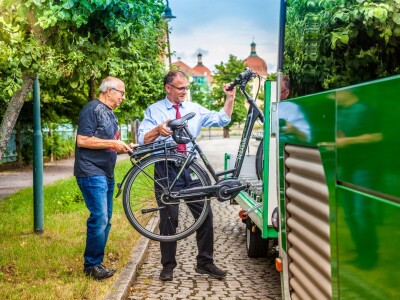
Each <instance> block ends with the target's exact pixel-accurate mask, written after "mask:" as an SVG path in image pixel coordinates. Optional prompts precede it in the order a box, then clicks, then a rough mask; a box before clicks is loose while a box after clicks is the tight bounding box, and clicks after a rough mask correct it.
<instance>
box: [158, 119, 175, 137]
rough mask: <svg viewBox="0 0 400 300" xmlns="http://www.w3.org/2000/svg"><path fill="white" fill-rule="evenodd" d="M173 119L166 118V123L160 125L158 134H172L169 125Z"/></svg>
mask: <svg viewBox="0 0 400 300" xmlns="http://www.w3.org/2000/svg"><path fill="white" fill-rule="evenodd" d="M169 121H171V120H169V119H168V120H166V121H165V122H164V123H162V124H160V125H158V126H157V127H158V134H159V135H160V136H170V135H171V134H172V130H170V129H169V128H168V127H167V126H168V122H169Z"/></svg>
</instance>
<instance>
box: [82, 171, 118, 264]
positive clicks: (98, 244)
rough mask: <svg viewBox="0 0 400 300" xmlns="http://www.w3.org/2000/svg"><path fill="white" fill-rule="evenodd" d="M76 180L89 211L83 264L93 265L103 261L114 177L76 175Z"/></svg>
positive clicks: (110, 213)
mask: <svg viewBox="0 0 400 300" xmlns="http://www.w3.org/2000/svg"><path fill="white" fill-rule="evenodd" d="M76 181H77V182H78V186H79V188H80V189H81V192H82V195H83V198H85V203H86V206H87V208H88V209H89V211H90V216H89V219H88V220H87V235H86V248H85V254H84V259H85V261H84V266H85V268H87V267H94V266H98V265H100V264H101V263H102V262H103V258H104V249H105V248H106V244H107V239H108V234H109V232H110V228H111V216H112V209H113V194H114V179H109V178H107V176H104V175H99V176H90V177H77V178H76Z"/></svg>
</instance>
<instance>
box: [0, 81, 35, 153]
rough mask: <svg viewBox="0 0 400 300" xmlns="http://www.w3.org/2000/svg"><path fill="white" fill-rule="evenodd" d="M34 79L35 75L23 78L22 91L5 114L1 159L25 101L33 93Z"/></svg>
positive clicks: (0, 134)
mask: <svg viewBox="0 0 400 300" xmlns="http://www.w3.org/2000/svg"><path fill="white" fill-rule="evenodd" d="M34 79H35V75H33V74H25V75H24V76H23V78H22V80H23V82H22V86H21V89H20V90H19V91H18V92H16V93H15V94H14V95H13V96H12V98H11V101H10V103H9V104H8V106H7V110H6V112H5V113H4V116H3V119H2V121H1V125H0V159H1V158H2V157H3V154H4V151H5V149H6V147H7V144H8V141H9V139H10V136H11V133H12V130H13V129H14V125H15V123H16V122H17V119H18V116H19V113H20V111H21V109H22V106H23V105H24V102H25V99H26V97H27V95H28V94H29V93H30V92H31V91H32V85H33V81H34Z"/></svg>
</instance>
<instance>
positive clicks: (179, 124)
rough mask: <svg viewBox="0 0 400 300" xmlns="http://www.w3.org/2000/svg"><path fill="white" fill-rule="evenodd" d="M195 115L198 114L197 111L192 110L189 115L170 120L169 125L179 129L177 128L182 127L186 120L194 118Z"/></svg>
mask: <svg viewBox="0 0 400 300" xmlns="http://www.w3.org/2000/svg"><path fill="white" fill-rule="evenodd" d="M195 115H196V113H194V112H190V113H188V114H187V115H184V116H183V117H181V118H179V119H175V120H172V121H169V122H168V126H169V127H170V128H171V129H172V130H174V129H177V128H180V127H182V126H183V124H185V122H186V121H187V120H190V119H191V118H193V117H194V116H195Z"/></svg>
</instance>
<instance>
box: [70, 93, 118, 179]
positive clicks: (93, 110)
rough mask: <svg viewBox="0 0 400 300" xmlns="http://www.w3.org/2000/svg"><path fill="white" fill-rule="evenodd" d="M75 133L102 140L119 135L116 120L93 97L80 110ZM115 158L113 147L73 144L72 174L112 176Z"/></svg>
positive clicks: (111, 112)
mask: <svg viewBox="0 0 400 300" xmlns="http://www.w3.org/2000/svg"><path fill="white" fill-rule="evenodd" d="M77 133H78V134H79V135H84V136H88V137H92V136H95V137H97V138H99V139H104V140H116V139H117V138H118V135H119V133H118V121H117V118H116V117H115V114H114V112H113V111H112V110H111V109H110V108H109V107H108V106H106V105H105V104H104V103H102V102H101V101H100V100H98V99H95V100H93V101H91V102H89V103H88V104H86V105H85V107H84V108H83V109H82V110H81V113H80V114H79V121H78V132H77ZM116 160H117V152H116V151H115V150H114V149H88V148H81V147H78V146H77V145H75V165H74V175H75V176H76V177H88V176H95V175H106V176H107V177H109V178H113V177H114V167H115V162H116Z"/></svg>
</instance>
